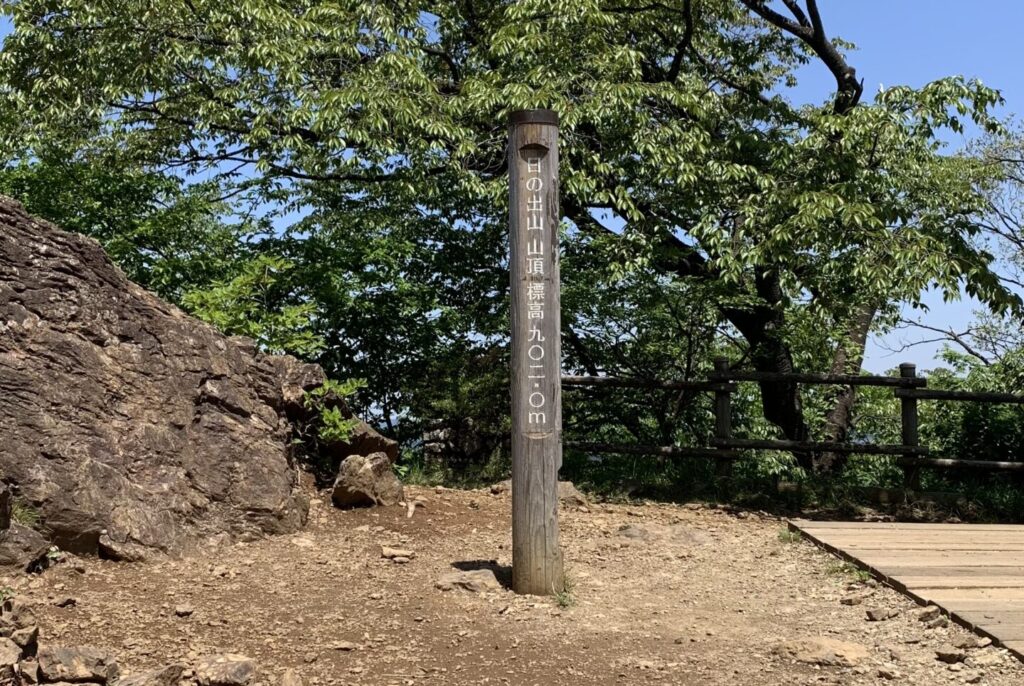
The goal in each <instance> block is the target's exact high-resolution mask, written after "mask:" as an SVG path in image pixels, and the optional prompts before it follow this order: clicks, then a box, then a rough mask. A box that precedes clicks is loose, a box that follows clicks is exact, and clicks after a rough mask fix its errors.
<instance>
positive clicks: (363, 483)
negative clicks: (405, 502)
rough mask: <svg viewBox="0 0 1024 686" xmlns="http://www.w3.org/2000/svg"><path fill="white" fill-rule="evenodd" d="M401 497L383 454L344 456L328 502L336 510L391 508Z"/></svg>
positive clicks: (400, 491)
mask: <svg viewBox="0 0 1024 686" xmlns="http://www.w3.org/2000/svg"><path fill="white" fill-rule="evenodd" d="M402 497H403V490H402V483H401V482H400V481H399V480H398V477H397V476H395V472H394V470H392V469H391V460H390V459H389V458H388V456H387V454H386V453H383V452H380V453H372V454H371V455H368V456H365V457H364V456H362V455H349V456H348V457H346V458H345V460H344V461H343V462H342V463H341V468H340V469H339V470H338V478H337V479H336V480H335V482H334V489H333V490H332V491H331V500H332V501H333V502H334V504H335V505H337V506H338V507H369V506H371V505H395V504H397V503H399V502H401V500H402Z"/></svg>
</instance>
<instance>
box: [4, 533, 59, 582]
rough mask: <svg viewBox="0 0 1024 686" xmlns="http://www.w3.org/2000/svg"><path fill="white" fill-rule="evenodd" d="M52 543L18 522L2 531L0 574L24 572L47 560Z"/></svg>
mask: <svg viewBox="0 0 1024 686" xmlns="http://www.w3.org/2000/svg"><path fill="white" fill-rule="evenodd" d="M49 550H50V542H49V541H47V540H46V539H45V538H43V536H42V534H40V533H39V532H38V531H35V530H34V529H30V528H29V527H27V526H22V525H21V524H18V523H17V522H11V523H10V526H9V527H8V528H6V529H4V530H2V531H0V573H12V572H24V571H27V570H29V569H31V568H33V567H35V566H36V565H38V564H41V563H42V561H43V560H45V559H46V553H48V552H49Z"/></svg>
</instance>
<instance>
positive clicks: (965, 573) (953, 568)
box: [877, 558, 1024, 586]
mask: <svg viewBox="0 0 1024 686" xmlns="http://www.w3.org/2000/svg"><path fill="white" fill-rule="evenodd" d="M914 561H915V559H914V558H910V559H909V560H908V562H911V563H912V562H914ZM877 567H878V569H879V571H881V572H882V573H883V574H885V575H886V576H898V577H913V576H929V575H936V574H939V575H942V576H944V577H946V578H950V577H954V578H958V577H970V578H973V577H986V576H992V577H1019V578H1018V581H1019V583H1020V584H1021V585H1022V586H1024V566H1014V567H1009V566H1008V567H997V566H993V565H987V564H970V565H963V564H959V565H957V564H948V565H947V564H934V565H931V566H928V565H918V564H907V565H891V566H889V565H877Z"/></svg>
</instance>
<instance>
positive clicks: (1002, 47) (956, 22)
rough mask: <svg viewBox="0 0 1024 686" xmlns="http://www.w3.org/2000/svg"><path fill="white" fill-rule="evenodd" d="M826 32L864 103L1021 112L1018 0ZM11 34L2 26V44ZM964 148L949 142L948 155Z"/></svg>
mask: <svg viewBox="0 0 1024 686" xmlns="http://www.w3.org/2000/svg"><path fill="white" fill-rule="evenodd" d="M819 6H820V7H821V11H822V16H823V19H824V21H825V25H826V28H827V29H828V31H829V33H830V34H831V35H833V36H839V37H842V38H844V39H846V40H848V41H851V42H853V43H855V44H856V45H857V48H858V49H857V50H856V51H855V52H853V53H852V54H851V55H850V63H851V64H852V65H853V66H854V67H855V68H856V69H857V73H858V75H859V76H860V77H861V78H863V79H864V94H865V98H866V99H867V98H871V97H873V96H874V94H875V93H876V92H877V91H878V88H879V86H881V85H885V86H892V85H896V84H905V85H910V86H921V85H923V84H925V83H928V82H929V81H932V80H934V79H937V78H940V77H942V76H950V75H954V74H962V75H964V76H967V77H975V78H979V79H981V80H982V81H984V82H985V83H986V84H988V85H990V86H994V87H996V88H998V89H1000V90H1001V91H1002V93H1003V96H1004V98H1005V99H1006V105H1005V108H1004V113H1006V114H1010V113H1017V112H1022V111H1024V77H1022V76H1021V74H1020V71H1019V67H1018V64H1019V63H1020V62H1021V58H1022V56H1024V49H1021V48H1020V47H1019V46H1020V44H1021V38H1020V27H1021V26H1024V2H1022V1H1021V0H984V2H977V1H976V2H964V1H963V0H856V1H854V0H819ZM9 30H10V24H9V22H8V21H7V20H6V19H0V38H2V37H3V36H4V35H5V34H6V33H8V32H9ZM799 78H800V83H799V85H798V86H797V87H796V88H794V89H793V90H792V91H791V96H792V97H793V98H794V99H796V100H798V101H807V102H821V101H822V99H823V98H826V97H828V95H829V94H830V93H831V91H832V89H833V87H834V82H833V80H832V76H831V74H829V73H828V71H827V70H826V69H825V67H824V66H822V65H820V64H811V65H809V66H808V67H806V68H804V69H803V70H801V72H800V73H799ZM962 142H963V141H962V140H952V141H951V146H952V147H953V148H955V147H957V146H959V145H961V144H962ZM926 302H927V303H928V304H929V306H930V307H931V310H930V312H929V313H928V314H927V315H926V316H927V321H928V323H929V324H931V325H933V326H940V327H947V326H952V327H954V328H956V327H962V326H964V325H966V324H967V322H968V321H970V319H971V314H972V311H973V310H974V309H975V308H977V307H978V305H977V303H972V302H970V301H968V300H961V301H958V302H954V303H948V304H947V303H943V302H942V298H941V296H939V295H938V294H930V295H929V296H928V297H927V298H926ZM928 337H931V336H926V335H923V334H915V333H913V332H894V333H890V334H888V335H885V336H882V337H879V338H876V339H874V340H872V341H871V342H870V343H869V346H868V351H867V359H866V361H865V366H866V368H867V369H868V370H870V371H875V372H878V371H884V370H886V369H889V368H892V367H894V366H896V365H897V364H898V363H899V362H901V361H912V362H917V363H918V365H919V366H921V367H923V368H929V367H933V366H935V364H936V362H935V355H936V353H937V352H938V349H939V345H937V344H931V345H920V346H913V347H911V348H909V349H907V350H904V351H901V352H894V351H893V348H898V347H900V346H902V345H905V344H907V343H911V342H913V341H915V340H920V339H921V338H928Z"/></svg>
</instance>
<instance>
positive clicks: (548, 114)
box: [509, 110, 558, 126]
mask: <svg viewBox="0 0 1024 686" xmlns="http://www.w3.org/2000/svg"><path fill="white" fill-rule="evenodd" d="M509 123H510V124H512V125H513V126H515V125H516V124H551V125H552V126H558V112H555V111H554V110H516V111H515V112H513V113H512V114H511V115H510V116H509Z"/></svg>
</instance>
